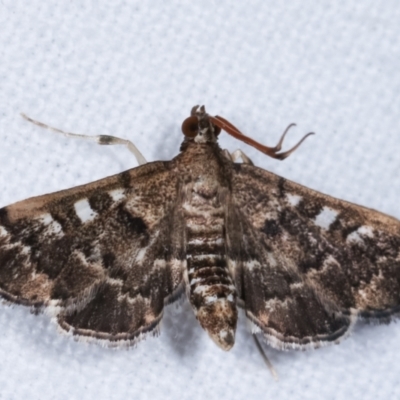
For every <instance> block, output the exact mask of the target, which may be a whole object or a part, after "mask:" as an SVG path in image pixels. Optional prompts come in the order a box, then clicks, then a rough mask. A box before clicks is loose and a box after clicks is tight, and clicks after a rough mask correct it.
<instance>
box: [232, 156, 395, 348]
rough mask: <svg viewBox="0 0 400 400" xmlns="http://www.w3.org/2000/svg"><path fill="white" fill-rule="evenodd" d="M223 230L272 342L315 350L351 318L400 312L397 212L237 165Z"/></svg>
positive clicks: (240, 283) (246, 300)
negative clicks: (394, 215)
mask: <svg viewBox="0 0 400 400" xmlns="http://www.w3.org/2000/svg"><path fill="white" fill-rule="evenodd" d="M227 236H228V256H229V258H230V261H229V265H230V268H231V271H232V273H233V275H234V277H235V281H236V286H237V289H238V296H239V298H240V299H241V302H242V305H243V307H244V308H245V311H246V314H247V316H248V317H249V318H250V319H251V320H252V321H253V322H254V324H255V325H256V326H257V327H258V328H259V329H261V330H262V331H263V332H264V334H265V336H266V337H267V340H268V341H269V342H270V343H271V344H272V345H274V346H275V347H278V348H282V347H283V348H290V347H300V348H301V347H304V346H307V345H308V346H314V347H316V346H319V345H321V344H323V343H324V342H328V341H335V340H337V339H338V338H339V337H341V336H343V335H344V334H345V333H346V331H348V328H349V326H350V325H351V323H352V321H353V320H354V318H353V316H360V317H363V318H374V319H378V320H379V319H380V320H383V321H388V319H390V316H391V315H393V314H394V313H396V312H398V311H399V309H400V221H398V220H396V219H395V218H392V217H389V216H387V215H385V214H382V213H379V212H377V211H375V210H371V209H368V208H364V207H361V206H358V205H355V204H351V203H348V202H346V201H343V200H338V199H335V198H332V197H329V196H326V195H324V194H322V193H318V192H316V191H313V190H311V189H308V188H305V187H303V186H301V185H298V184H296V183H293V182H290V181H287V180H285V179H284V178H281V177H279V176H276V175H274V174H272V173H270V172H267V171H264V170H262V169H260V168H257V167H254V166H251V165H245V164H235V165H234V170H233V176H232V201H231V204H230V205H229V210H228V218H227Z"/></svg>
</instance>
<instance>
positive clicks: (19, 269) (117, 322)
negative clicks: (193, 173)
mask: <svg viewBox="0 0 400 400" xmlns="http://www.w3.org/2000/svg"><path fill="white" fill-rule="evenodd" d="M176 188H177V185H176V182H175V178H174V176H173V174H171V173H170V172H169V170H168V163H161V162H160V163H151V164H146V165H144V166H142V167H139V168H135V169H133V170H130V171H126V172H123V173H121V174H118V175H115V176H111V177H108V178H105V179H102V180H99V181H97V182H93V183H90V184H87V185H83V186H79V187H76V188H72V189H69V190H63V191H60V192H56V193H53V194H48V195H44V196H39V197H34V198H31V199H27V200H24V201H21V202H18V203H15V204H13V205H10V206H8V207H4V208H2V209H0V294H1V295H2V296H3V297H4V298H5V299H7V300H9V301H12V302H15V303H20V304H25V305H30V306H32V307H34V308H35V309H40V308H42V307H46V306H47V307H49V306H50V307H51V309H52V310H53V312H54V313H55V314H56V315H57V318H58V322H59V324H60V325H61V326H62V327H63V328H64V329H66V330H67V331H69V332H71V333H73V334H77V335H84V336H91V337H94V338H98V339H107V340H109V341H111V342H114V341H118V340H127V341H130V342H132V341H135V340H136V339H137V338H139V337H140V336H141V334H143V333H145V332H149V331H151V330H152V329H154V328H155V327H156V326H157V324H158V322H159V320H160V318H161V316H162V311H163V306H164V302H165V301H168V299H171V298H172V297H174V296H175V295H177V294H178V292H179V290H180V283H181V281H182V270H181V264H182V261H181V257H180V256H179V255H180V254H181V250H180V247H181V246H182V237H181V235H180V233H179V229H177V230H174V229H172V232H171V227H172V228H173V226H174V224H175V223H177V220H176V218H175V217H176V212H175V204H176V201H175V200H176V190H177V189H176ZM175 231H176V232H175Z"/></svg>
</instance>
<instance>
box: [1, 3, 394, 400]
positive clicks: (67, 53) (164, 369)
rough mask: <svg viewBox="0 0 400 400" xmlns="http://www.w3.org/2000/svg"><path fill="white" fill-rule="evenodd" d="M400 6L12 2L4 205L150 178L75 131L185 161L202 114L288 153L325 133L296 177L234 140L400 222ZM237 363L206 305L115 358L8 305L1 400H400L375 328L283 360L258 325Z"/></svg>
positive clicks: (8, 7) (122, 152) (6, 47)
mask: <svg viewBox="0 0 400 400" xmlns="http://www.w3.org/2000/svg"><path fill="white" fill-rule="evenodd" d="M399 21H400V3H399V2H398V1H397V0H386V1H376V0H364V1H362V2H360V1H356V0H337V1H318V2H316V1H305V0H303V1H294V0H286V1H284V2H277V1H270V0H267V1H266V0H262V1H261V0H248V1H246V2H232V1H226V0H219V1H197V2H189V1H187V2H184V1H177V0H176V1H148V0H141V1H120V0H114V1H112V2H111V1H104V0H101V1H99V0H98V1H79V2H78V1H68V2H67V1H64V2H60V1H52V0H51V1H49V0H47V1H45V2H44V1H38V0H31V1H20V0H2V1H1V3H0V143H1V144H0V166H1V167H0V206H5V205H7V204H9V203H12V202H14V201H17V200H21V199H24V198H27V197H30V196H33V195H39V194H43V193H48V192H52V191H55V190H59V189H63V188H68V187H72V186H76V185H78V184H83V183H87V182H90V181H93V180H95V179H99V178H102V177H105V176H108V175H111V174H114V173H118V172H120V171H123V170H125V169H128V168H132V167H135V166H136V162H135V159H134V158H133V157H132V156H131V154H130V153H129V152H128V151H127V150H126V149H124V148H119V147H105V146H104V147H101V146H96V145H94V144H91V143H86V142H80V141H75V140H72V139H70V140H68V139H65V138H62V137H59V136H57V135H55V134H53V133H51V132H48V131H45V130H41V129H39V128H37V127H35V126H33V125H31V124H29V123H27V122H26V121H24V120H22V118H20V116H19V113H20V112H21V111H23V112H25V113H27V114H28V115H30V116H31V117H33V118H37V119H39V120H42V121H44V122H46V123H48V124H51V125H54V126H56V127H59V128H61V129H66V130H71V131H75V132H80V133H87V134H99V133H101V134H112V135H116V136H120V137H124V138H129V139H131V140H132V141H134V142H135V144H136V145H137V146H138V147H139V148H140V149H141V151H142V152H143V154H144V155H145V157H146V158H147V159H148V160H151V161H153V160H159V159H170V158H172V157H173V156H174V155H176V154H177V152H178V148H179V144H180V141H181V140H182V136H181V132H180V125H181V122H182V120H183V119H184V118H186V117H187V116H188V114H189V111H190V108H191V107H192V106H193V105H194V104H205V105H206V107H207V110H208V111H209V112H210V113H211V114H219V115H222V116H224V117H225V118H227V119H229V120H230V121H232V122H233V123H234V124H235V125H237V126H238V127H239V128H240V129H242V130H243V132H245V133H246V134H247V135H249V136H251V137H253V138H254V139H256V140H259V141H261V142H262V143H265V144H267V145H274V144H275V143H276V141H277V140H278V138H279V136H280V134H281V133H282V132H283V130H284V129H285V127H286V126H287V125H288V124H289V123H290V122H297V123H298V127H297V128H295V129H294V130H293V131H291V132H290V134H289V136H288V139H287V142H286V147H285V148H289V147H290V146H291V145H293V144H294V143H296V142H297V140H298V139H300V138H301V137H302V136H303V134H305V133H307V132H309V131H315V132H317V135H315V136H313V137H310V138H309V139H307V141H306V142H305V143H304V144H303V146H302V147H301V148H300V149H299V150H298V151H297V152H296V153H295V154H293V155H292V156H291V157H290V158H289V159H287V160H285V161H284V162H283V163H281V162H279V161H276V160H272V159H270V158H268V157H266V156H264V155H262V154H261V153H258V152H257V151H256V150H254V149H252V148H250V147H248V146H246V145H245V144H243V143H239V142H237V141H235V140H234V139H232V138H229V137H227V136H226V135H225V136H224V137H222V138H221V142H222V146H223V147H226V148H228V149H230V150H231V151H233V150H235V149H236V148H238V147H240V148H242V149H243V150H244V151H245V152H246V153H247V154H248V155H249V156H250V157H251V158H252V159H253V161H254V162H255V163H256V164H257V165H259V166H261V167H263V168H265V169H268V170H271V171H273V172H275V173H278V174H280V175H282V176H284V177H286V178H288V179H291V180H294V181H297V182H299V183H302V184H304V185H306V186H308V187H311V188H314V189H317V190H320V191H323V192H326V193H329V194H331V195H334V196H336V197H339V198H343V199H346V200H350V201H354V202H357V203H360V204H363V205H366V206H369V207H372V208H376V209H379V210H382V211H384V212H386V213H388V214H391V215H394V216H396V217H398V218H400V210H399V207H398V204H399V199H400V177H399V168H400V121H399V119H400V113H399V110H400V109H399V107H400V98H399V96H400V94H399V93H400V40H399V37H400V36H399V35H400V24H399ZM240 317H241V318H240V323H239V328H238V333H237V341H236V345H235V347H234V348H233V350H232V351H230V352H229V353H224V352H223V351H221V350H219V349H218V348H217V347H216V346H215V345H214V344H213V343H212V342H211V340H210V339H209V338H208V337H207V335H206V333H204V332H203V331H202V329H201V328H200V327H199V325H198V323H197V321H196V320H195V318H194V316H193V313H192V312H191V310H190V308H189V306H188V305H187V304H184V305H183V306H182V307H180V308H176V307H175V306H171V307H169V308H168V309H167V310H166V316H165V318H164V321H163V325H162V333H161V336H160V337H159V338H155V339H148V340H146V341H144V342H142V343H140V344H139V346H138V347H137V348H135V349H131V350H129V351H125V350H118V351H115V350H109V349H104V348H102V347H100V346H97V345H93V344H91V345H88V344H85V343H77V342H75V341H73V340H72V339H70V338H67V337H65V336H62V335H60V334H59V333H57V328H56V326H55V325H54V324H53V323H51V322H50V320H49V318H48V317H47V316H45V315H40V316H34V315H31V314H30V313H29V310H28V309H26V308H23V307H17V306H16V307H7V306H4V305H0V327H1V332H0V398H1V399H6V400H12V399H28V398H29V399H96V400H100V399H125V398H131V399H176V398H181V399H189V398H190V399H192V400H195V399H204V398H207V399H209V400H211V399H221V398H224V399H225V398H226V399H280V400H284V399H289V398H290V399H350V398H351V399H358V398H361V397H362V398H363V399H393V398H399V397H400V382H399V376H400V364H399V362H398V354H399V351H400V325H399V324H391V325H389V326H370V325H366V324H363V323H359V324H357V326H356V328H355V331H354V334H353V335H352V336H351V337H350V338H349V339H347V340H345V341H343V342H342V343H341V344H340V345H339V346H330V347H327V348H323V349H319V350H315V351H307V352H295V351H290V352H278V351H275V350H272V349H268V350H267V351H268V354H269V357H270V359H271V361H272V362H273V364H274V366H275V368H276V369H277V371H278V373H279V375H280V381H279V382H278V383H276V382H275V381H273V379H272V377H271V375H270V373H269V371H268V370H267V369H266V368H265V366H264V364H263V361H262V359H261V357H260V355H259V353H258V352H257V350H256V348H255V346H254V344H253V342H252V340H251V337H250V334H249V333H248V332H247V330H246V324H245V319H244V316H243V314H241V315H240Z"/></svg>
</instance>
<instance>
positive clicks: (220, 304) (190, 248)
mask: <svg viewBox="0 0 400 400" xmlns="http://www.w3.org/2000/svg"><path fill="white" fill-rule="evenodd" d="M196 147H197V149H196ZM214 150H215V149H214ZM214 150H213V149H204V148H203V149H200V150H199V148H198V146H195V147H194V149H192V150H191V151H189V154H191V156H192V158H193V157H198V158H200V159H202V162H201V163H196V168H194V169H191V170H188V171H186V174H187V176H186V179H185V181H184V183H183V188H182V193H183V202H182V211H183V215H184V221H185V225H186V226H185V234H186V259H187V271H186V274H185V275H186V285H187V294H188V298H189V300H190V302H191V304H192V306H193V309H194V311H195V314H196V317H197V319H198V320H199V322H200V324H201V326H202V327H203V328H204V329H205V330H206V331H207V332H208V334H209V335H210V336H211V338H212V339H213V340H214V342H215V343H216V344H217V345H218V346H220V347H221V348H222V349H224V350H229V349H230V348H231V347H232V346H233V344H234V335H235V329H236V322H237V309H236V289H235V286H234V284H233V282H232V278H231V276H230V273H229V270H228V266H227V262H226V254H225V219H226V218H225V207H224V203H225V200H226V198H227V196H229V190H228V188H227V182H221V173H222V171H221V169H224V167H223V165H220V163H219V162H218V160H217V161H216V158H215V156H214V157H213V158H209V157H208V154H207V153H208V152H210V151H214ZM189 168H190V167H189Z"/></svg>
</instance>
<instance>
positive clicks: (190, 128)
mask: <svg viewBox="0 0 400 400" xmlns="http://www.w3.org/2000/svg"><path fill="white" fill-rule="evenodd" d="M198 131H199V125H198V121H197V117H195V116H191V117H189V118H186V119H185V120H184V121H183V123H182V132H183V134H184V135H185V136H186V137H190V138H194V137H195V136H196V135H197V132H198Z"/></svg>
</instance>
